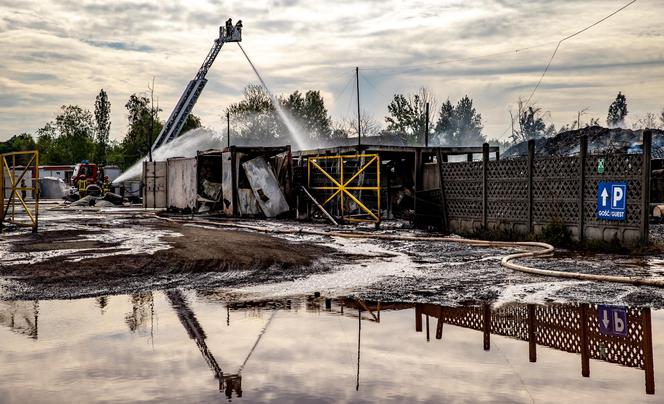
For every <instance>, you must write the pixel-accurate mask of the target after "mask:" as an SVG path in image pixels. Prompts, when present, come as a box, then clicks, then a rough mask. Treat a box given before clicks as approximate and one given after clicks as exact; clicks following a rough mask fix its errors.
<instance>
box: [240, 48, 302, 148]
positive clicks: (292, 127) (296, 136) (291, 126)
mask: <svg viewBox="0 0 664 404" xmlns="http://www.w3.org/2000/svg"><path fill="white" fill-rule="evenodd" d="M237 46H239V47H240V50H241V51H242V53H244V57H246V58H247V61H248V62H249V65H251V68H252V69H253V70H254V73H256V77H258V80H259V81H260V82H261V85H262V86H263V88H264V89H265V91H266V92H267V94H268V95H269V96H270V99H271V100H272V104H274V108H275V109H276V110H277V114H279V117H280V118H281V121H282V122H283V123H284V125H286V128H288V131H289V132H290V134H291V136H292V137H293V140H294V141H295V144H296V146H297V149H298V150H304V149H306V147H305V144H304V139H302V135H301V133H300V131H299V130H298V129H297V125H296V124H295V123H293V120H292V119H291V118H290V117H289V116H288V113H287V112H286V111H284V110H283V108H282V107H281V104H280V103H279V100H277V99H276V97H275V96H274V95H273V94H272V92H271V91H270V89H269V88H268V86H267V84H265V81H264V80H263V77H261V75H260V73H258V70H256V66H254V63H253V62H252V61H251V59H250V58H249V55H247V52H245V51H244V48H243V47H242V44H240V43H239V42H238V43H237Z"/></svg>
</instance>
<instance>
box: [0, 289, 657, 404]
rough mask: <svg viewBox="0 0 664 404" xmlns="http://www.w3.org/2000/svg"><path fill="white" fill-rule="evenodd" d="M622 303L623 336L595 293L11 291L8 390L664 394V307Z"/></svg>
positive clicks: (435, 396) (307, 398) (86, 394)
mask: <svg viewBox="0 0 664 404" xmlns="http://www.w3.org/2000/svg"><path fill="white" fill-rule="evenodd" d="M486 313H490V314H489V315H488V316H487V314H486ZM626 313H627V314H626V315H627V317H626V321H627V328H628V330H629V331H628V332H629V334H628V337H615V336H605V335H602V334H601V333H600V329H599V322H600V321H601V317H600V315H599V314H598V311H597V306H593V305H587V306H581V305H552V306H541V305H525V304H519V305H515V304H505V305H502V306H500V307H498V308H494V309H493V311H490V309H489V308H488V306H484V307H483V306H477V307H459V308H451V307H443V306H437V305H428V304H425V305H413V304H398V303H386V302H382V303H380V306H379V304H378V303H377V302H363V301H355V300H350V299H334V300H326V299H324V298H317V299H315V298H289V299H281V300H271V301H267V300H264V301H260V302H247V301H245V302H242V303H238V302H234V301H233V300H232V297H231V296H230V295H226V294H223V293H222V292H216V293H215V292H209V291H208V292H193V291H190V292H182V291H179V290H171V291H166V292H146V293H140V294H134V295H119V296H110V297H98V298H91V299H80V300H43V301H0V341H2V344H0V397H1V398H0V401H2V402H3V403H25V402H130V401H131V402H136V401H150V402H219V401H229V400H232V401H235V402H246V403H254V402H268V401H272V402H312V403H313V402H316V403H318V402H381V403H382V402H398V403H404V402H408V403H412V402H432V403H433V402H435V403H440V402H501V403H502V402H515V403H530V402H543V403H560V402H584V403H592V402H597V403H600V402H606V401H607V398H610V400H611V401H612V402H662V401H663V400H662V397H661V393H660V392H659V390H658V389H659V388H660V387H661V388H664V370H662V369H664V368H662V365H664V342H662V341H664V339H663V337H664V311H658V310H653V311H652V312H651V311H650V310H648V309H640V308H628V309H627V312H626ZM533 314H534V316H533ZM531 316H533V317H531ZM439 319H440V320H441V321H440V322H439ZM484 319H489V320H490V321H489V322H488V323H487V322H486V321H485V320H484ZM531 319H532V321H531ZM581 319H583V321H582V320H581ZM582 323H583V324H586V325H587V326H586V328H585V330H586V331H585V334H581V331H580V330H581V329H582V328H583V327H581V326H580V324H582ZM487 324H488V325H487ZM529 324H535V328H531V326H529ZM649 325H650V326H651V332H650V333H649V332H648V331H647V327H648V326H649ZM486 327H489V328H486ZM531 330H534V332H532V331H531ZM584 335H585V336H584ZM584 338H585V340H584ZM529 341H532V342H533V343H529ZM583 341H587V345H584V344H583V343H582V342H583ZM650 344H651V345H650ZM581 346H586V347H587V349H583V350H582V349H581ZM650 346H652V351H651V350H650ZM567 351H571V352H567ZM582 351H583V352H582ZM650 352H652V355H650V354H649V353H650ZM652 365H654V371H652V369H653V366H652ZM584 368H585V369H587V370H588V372H589V374H588V375H589V377H584V376H583V375H582V373H583V372H584V371H583V370H582V369H584ZM647 383H648V384H649V385H652V384H654V385H655V394H654V395H650V394H646V384H647ZM563 391H564V394H561V392H563Z"/></svg>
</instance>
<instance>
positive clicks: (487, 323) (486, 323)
mask: <svg viewBox="0 0 664 404" xmlns="http://www.w3.org/2000/svg"><path fill="white" fill-rule="evenodd" d="M482 331H483V334H484V341H483V342H484V350H485V351H488V350H490V349H491V306H490V305H488V304H483V305H482Z"/></svg>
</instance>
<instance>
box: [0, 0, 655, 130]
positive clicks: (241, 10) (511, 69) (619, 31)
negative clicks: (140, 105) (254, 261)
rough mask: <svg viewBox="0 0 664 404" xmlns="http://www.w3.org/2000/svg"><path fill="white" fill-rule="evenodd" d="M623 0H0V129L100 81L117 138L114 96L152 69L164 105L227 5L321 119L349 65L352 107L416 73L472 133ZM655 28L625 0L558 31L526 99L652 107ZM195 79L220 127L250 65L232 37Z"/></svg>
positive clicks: (189, 74) (260, 55)
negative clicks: (469, 120)
mask: <svg viewBox="0 0 664 404" xmlns="http://www.w3.org/2000/svg"><path fill="white" fill-rule="evenodd" d="M628 2H629V0H603V1H599V0H589V1H583V2H581V1H574V0H509V1H508V0H411V1H396V0H381V1H353V0H348V1H343V0H342V1H339V0H337V1H327V0H306V1H305V0H253V1H251V2H242V1H237V2H229V1H207V0H188V1H172V0H157V1H152V0H130V1H128V0H114V1H91V0H75V1H74V0H57V1H54V0H21V1H14V0H12V1H9V0H0V55H2V58H0V141H2V140H6V139H8V138H9V137H11V136H12V135H15V134H19V133H22V132H28V133H33V132H34V131H35V130H37V129H38V128H40V127H42V126H43V125H44V124H45V123H47V122H48V121H50V120H53V119H54V118H55V116H56V114H57V113H58V110H59V108H60V106H61V105H69V104H78V105H80V106H82V107H85V108H88V109H90V110H93V109H94V100H95V96H96V95H97V94H98V92H99V90H100V89H102V88H103V89H104V90H106V91H107V93H108V94H109V98H110V101H111V110H112V126H111V137H112V138H113V139H116V140H120V139H122V137H123V136H124V134H125V132H126V130H127V114H126V109H125V108H124V104H125V103H126V101H127V99H128V98H129V96H130V95H131V94H132V93H147V91H148V86H149V85H150V83H151V81H152V79H153V77H154V79H155V94H156V98H157V101H158V103H159V106H160V108H162V109H163V112H162V113H161V117H162V119H165V118H167V117H168V114H169V113H170V111H171V110H172V108H173V106H174V104H175V103H176V102H177V100H178V98H179V97H180V94H181V92H182V90H183V89H184V87H185V86H186V85H187V83H188V81H189V80H191V79H192V78H193V77H194V75H195V74H196V72H197V70H198V68H199V67H200V64H201V63H202V62H203V59H204V58H205V56H206V55H207V52H208V51H209V49H210V47H211V46H212V44H213V41H214V39H215V38H216V37H217V36H218V27H219V26H220V25H223V23H224V21H225V20H226V19H227V18H229V17H232V18H233V19H234V21H237V19H241V20H242V21H243V25H244V29H243V40H242V46H243V47H244V49H245V50H246V51H247V53H248V54H249V56H250V57H251V58H252V59H253V61H254V63H255V65H256V67H257V69H258V70H259V71H260V72H261V74H262V75H263V77H264V78H265V81H266V82H267V84H268V86H269V87H270V89H271V91H272V92H274V93H276V94H289V93H291V92H293V91H295V90H300V91H306V90H308V89H315V90H320V91H321V93H322V95H323V96H324V98H325V101H326V104H327V106H328V109H329V111H330V113H331V115H332V117H333V119H337V120H338V119H343V118H353V117H354V115H355V113H356V112H355V111H356V105H355V102H356V101H355V99H356V94H355V89H354V87H355V82H354V80H355V78H354V74H355V72H354V69H355V66H358V67H359V68H360V101H361V108H362V110H363V111H364V113H366V114H367V115H368V116H371V117H373V118H374V119H375V120H377V121H378V122H380V123H381V124H382V125H383V126H384V125H385V121H384V117H385V115H386V112H387V105H388V103H389V102H390V100H391V98H392V96H393V95H394V94H395V93H405V94H407V93H414V92H416V91H417V90H418V89H419V88H421V87H423V86H424V87H426V88H428V89H430V90H431V91H432V92H433V93H434V94H435V96H436V98H437V100H438V104H440V103H441V102H442V101H445V100H446V99H448V98H449V99H450V100H451V101H452V102H456V101H458V99H459V98H461V97H463V96H464V95H466V94H467V95H468V96H469V97H471V98H472V99H473V100H474V102H475V106H476V108H477V110H478V112H479V113H481V114H482V117H483V122H484V127H485V130H484V133H485V134H486V135H487V136H488V137H489V138H501V139H505V138H507V137H508V136H509V128H510V115H509V111H510V109H511V108H512V109H513V108H514V107H515V105H516V102H517V100H518V99H519V97H525V98H528V96H529V95H530V94H531V93H532V91H533V88H534V87H535V85H536V84H537V82H538V80H539V79H540V76H541V75H542V72H543V70H544V67H545V66H546V64H547V62H548V60H549V58H550V56H551V54H552V52H553V50H554V49H555V47H556V43H557V42H558V41H559V40H560V39H562V38H563V37H565V36H567V35H570V34H572V33H574V32H576V31H578V30H580V29H582V28H585V27H586V26H588V25H590V24H592V23H593V22H595V21H597V20H599V19H601V18H603V17H605V16H606V15H608V14H610V13H611V12H613V11H615V10H616V9H618V8H620V7H622V6H623V5H624V4H626V3H628ZM663 39H664V1H662V0H638V1H637V2H636V3H634V4H633V5H631V6H630V7H628V8H627V9H625V10H624V11H622V12H621V13H619V14H617V15H615V16H614V17H612V18H610V19H608V20H607V21H605V22H603V23H601V24H600V25H598V26H596V27H593V28H592V29H590V30H588V31H586V32H584V33H582V34H580V35H578V36H576V37H574V38H572V39H570V40H568V41H565V42H563V43H562V45H561V47H560V49H559V51H558V53H557V55H556V57H555V59H554V60H553V63H552V65H551V68H550V69H549V72H548V73H547V75H546V77H545V78H544V80H543V81H542V84H541V86H540V87H539V89H538V90H537V92H536V93H535V95H534V97H533V100H534V101H536V103H537V105H539V106H541V107H542V108H543V110H545V111H547V120H548V121H550V122H552V123H555V124H556V126H560V125H562V124H565V123H571V122H572V121H574V120H575V119H576V116H577V111H579V110H582V109H587V112H586V113H585V115H584V116H583V117H582V122H585V121H587V120H589V119H590V118H592V117H597V118H600V122H602V123H604V122H605V119H606V113H607V110H608V106H609V104H610V103H611V101H612V100H613V99H614V98H615V96H616V94H617V93H618V91H622V92H623V93H625V94H626V95H627V100H628V107H629V110H630V115H629V121H632V122H633V121H635V120H636V119H638V118H639V117H641V116H642V115H643V114H645V113H648V112H652V113H656V114H657V115H659V113H660V112H661V111H662V109H663V108H664V40H663ZM530 47H533V48H531V49H524V48H530ZM516 49H522V50H521V51H519V52H515V50H516ZM496 53H499V54H498V55H496ZM459 59H463V60H459ZM207 78H208V80H209V82H208V84H207V86H206V88H205V90H204V92H203V94H202V95H201V97H200V99H199V101H198V103H197V105H196V107H195V108H194V113H195V114H196V115H198V116H200V117H201V120H202V123H203V125H204V126H207V127H209V128H212V129H215V130H223V128H225V121H223V120H222V115H223V110H224V108H225V107H226V106H228V105H229V104H230V103H232V102H236V101H238V100H239V99H240V98H241V95H242V89H243V88H244V86H245V85H247V84H249V83H257V79H256V77H255V75H254V73H253V71H252V70H251V68H250V66H249V64H248V63H247V61H246V59H244V56H243V55H242V53H241V51H240V49H239V48H238V47H237V45H236V44H232V43H229V44H225V45H224V47H223V48H222V50H221V53H220V54H219V56H218V58H217V60H216V62H215V64H214V65H213V67H212V69H211V70H210V72H209V73H208V76H207ZM628 124H629V122H628Z"/></svg>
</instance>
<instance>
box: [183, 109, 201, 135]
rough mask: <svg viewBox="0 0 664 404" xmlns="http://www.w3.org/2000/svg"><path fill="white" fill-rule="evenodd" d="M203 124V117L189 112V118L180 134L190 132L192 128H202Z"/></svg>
mask: <svg viewBox="0 0 664 404" xmlns="http://www.w3.org/2000/svg"><path fill="white" fill-rule="evenodd" d="M201 126H202V125H201V118H199V117H197V116H196V115H194V114H189V115H188V116H187V120H186V121H185V122H184V125H182V130H181V131H180V134H179V135H178V136H182V135H184V134H185V133H187V132H189V131H190V130H192V129H198V128H200V127H201Z"/></svg>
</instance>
